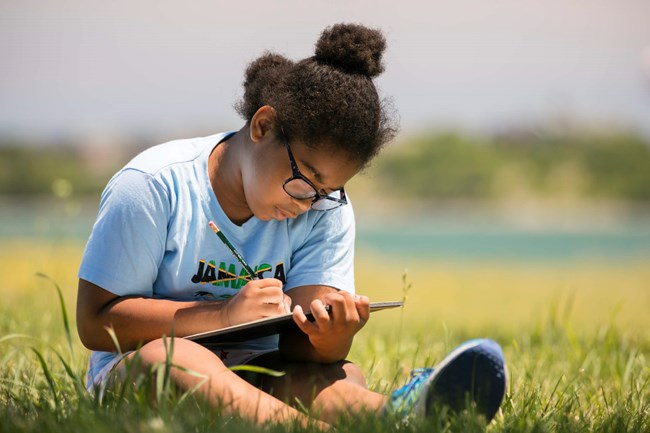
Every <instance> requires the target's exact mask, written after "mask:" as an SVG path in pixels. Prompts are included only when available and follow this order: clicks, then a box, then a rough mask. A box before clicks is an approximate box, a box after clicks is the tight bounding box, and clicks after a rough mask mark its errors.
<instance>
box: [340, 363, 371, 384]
mask: <svg viewBox="0 0 650 433" xmlns="http://www.w3.org/2000/svg"><path fill="white" fill-rule="evenodd" d="M343 371H345V378H346V380H347V381H349V382H352V383H355V384H357V385H359V386H362V387H364V388H367V387H368V384H367V383H366V376H365V375H364V374H363V371H361V368H359V366H358V365H356V364H353V363H351V362H345V363H344V364H343Z"/></svg>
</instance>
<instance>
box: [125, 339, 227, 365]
mask: <svg viewBox="0 0 650 433" xmlns="http://www.w3.org/2000/svg"><path fill="white" fill-rule="evenodd" d="M132 357H137V358H139V359H140V362H142V364H143V365H145V366H150V365H155V364H160V363H163V362H166V361H167V360H168V359H171V361H172V363H173V364H174V365H179V366H183V367H190V366H194V367H195V366H197V365H201V364H207V365H210V366H212V367H215V368H219V367H223V368H226V367H225V366H224V365H223V363H222V362H221V360H220V359H219V357H218V356H216V355H215V354H214V353H212V352H211V351H210V350H208V349H206V348H205V347H203V346H201V345H199V344H197V343H194V342H192V341H189V340H186V339H184V338H173V339H172V338H159V339H157V340H153V341H150V342H148V343H146V344H145V345H143V346H142V347H141V348H140V350H138V351H137V352H135V353H133V355H132Z"/></svg>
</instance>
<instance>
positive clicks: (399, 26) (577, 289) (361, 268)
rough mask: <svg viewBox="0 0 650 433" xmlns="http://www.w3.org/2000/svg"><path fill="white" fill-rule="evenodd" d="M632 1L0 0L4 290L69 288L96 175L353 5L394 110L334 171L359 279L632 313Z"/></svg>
mask: <svg viewBox="0 0 650 433" xmlns="http://www.w3.org/2000/svg"><path fill="white" fill-rule="evenodd" d="M649 18H650V2H648V1H646V0H574V1H571V2H566V1H560V0H546V1H544V2H533V1H522V0H497V1H492V2H485V1H474V0H459V1H455V2H444V3H435V2H434V3H432V2H426V1H409V2H399V3H398V2H395V1H383V0H382V1H369V0H359V1H354V0H353V1H342V0H334V1H328V2H305V1H297V0H282V1H277V2H215V1H193V2H177V1H160V0H157V1H153V0H146V1H138V2H132V1H128V2H127V1H124V0H114V1H111V2H98V1H81V0H68V1H58V2H46V1H34V0H23V1H20V2H10V1H6V0H2V1H0V61H1V62H2V68H0V222H1V224H0V246H2V252H1V253H0V257H1V258H2V260H1V263H0V267H1V268H0V274H1V275H2V276H3V283H2V289H0V291H4V292H5V293H4V295H3V303H5V307H7V308H9V306H10V305H11V302H12V301H16V300H18V299H22V298H21V296H24V294H26V293H40V291H42V290H45V289H44V288H42V286H43V283H42V281H39V280H38V279H36V278H35V277H34V273H35V272H45V273H47V274H48V275H50V276H51V277H52V278H54V279H55V280H56V281H58V282H59V284H61V285H62V286H63V287H65V288H66V293H67V296H68V297H69V298H70V302H71V303H73V302H74V290H75V288H76V279H75V275H76V270H77V266H78V261H79V258H80V256H81V253H82V251H83V245H84V244H85V241H86V239H87V237H88V235H89V233H90V230H91V227H92V224H93V221H94V217H95V215H96V212H97V205H98V201H99V196H100V193H101V191H102V189H103V187H104V185H105V184H106V182H107V181H108V179H109V178H110V176H111V175H112V174H113V173H114V172H115V171H116V170H117V169H119V168H120V167H121V166H122V165H123V164H125V163H126V162H127V161H128V160H129V159H130V158H131V157H132V156H134V155H135V154H136V153H138V152H139V151H141V150H142V149H144V148H146V147H149V146H151V145H154V144H157V143H161V142H164V141H168V140H172V139H176V138H186V137H192V136H202V135H210V134H213V133H216V132H219V131H223V130H234V129H239V128H240V127H241V126H242V120H241V119H239V118H238V116H237V115H236V113H235V111H234V109H233V108H232V106H233V104H234V103H236V102H237V101H238V99H239V98H240V97H241V95H242V87H241V82H242V77H243V72H244V69H245V68H246V65H247V63H248V62H250V61H251V60H253V59H254V58H256V57H257V56H259V55H260V54H262V52H263V51H264V50H267V49H268V50H273V51H277V52H280V53H282V54H285V55H287V56H289V57H291V58H293V59H300V58H304V57H307V56H310V55H311V54H312V53H313V44H314V43H315V41H316V39H317V38H318V35H319V34H320V32H321V31H322V30H323V28H324V27H326V26H328V25H331V24H334V23H337V22H341V21H351V22H359V23H363V24H366V25H369V26H373V27H379V28H381V29H383V30H384V32H385V35H386V37H387V40H388V51H387V53H386V56H385V64H386V72H385V73H384V74H383V75H382V76H381V77H380V78H379V79H378V80H377V85H378V86H379V89H380V91H381V93H382V94H383V95H384V96H387V97H390V98H391V99H392V102H393V105H394V107H395V109H396V111H397V112H398V113H399V116H400V118H401V132H400V134H399V136H398V138H397V140H396V141H395V142H394V143H392V144H391V145H390V146H389V147H388V148H387V149H386V151H385V152H384V153H383V154H382V155H381V156H380V157H379V158H378V159H377V160H376V163H375V164H374V165H373V166H372V167H371V168H369V169H368V170H367V172H366V173H364V174H363V175H362V176H359V177H357V178H355V179H354V180H353V181H352V183H351V185H350V186H349V188H348V189H349V192H350V195H351V197H352V200H353V202H354V204H355V210H356V213H357V217H358V223H357V227H358V228H357V230H358V235H357V259H356V260H357V286H358V290H359V291H360V292H364V293H368V294H370V295H371V296H372V297H373V298H374V299H376V300H392V299H401V298H402V297H405V296H406V297H407V298H408V301H407V306H408V308H410V309H411V310H410V311H411V312H412V314H411V315H410V316H409V318H410V320H411V321H413V322H418V321H420V322H422V323H423V324H426V323H429V324H430V325H431V320H432V319H433V320H434V323H433V326H434V327H436V328H437V329H440V328H441V327H445V328H446V327H453V326H457V325H458V326H460V325H462V326H465V327H466V329H476V330H477V332H478V330H479V329H482V328H484V327H485V326H488V325H490V326H496V327H512V326H513V325H518V324H525V323H530V322H531V321H535V320H547V319H548V317H551V316H552V317H556V316H557V315H558V314H559V315H562V317H563V318H564V319H563V320H571V321H574V322H575V323H578V324H580V325H582V326H585V327H588V328H592V329H593V328H595V327H597V326H599V325H600V324H602V323H609V322H611V321H616V322H620V323H621V324H624V325H625V326H628V327H631V328H635V329H640V330H643V329H645V330H646V331H644V332H648V331H647V329H650V326H648V325H650V319H648V318H647V317H646V316H647V311H650V270H649V268H650V266H648V265H650V260H649V259H650V206H649V205H650V20H649ZM117 271H118V272H119V270H117ZM381 314H385V316H382V317H386V318H391V317H393V318H394V317H395V316H391V314H392V313H390V312H386V313H381ZM545 318H546V319H545ZM391 323H394V321H391V320H386V321H384V324H385V325H387V326H392V325H391ZM377 326H380V325H379V324H378V325H377Z"/></svg>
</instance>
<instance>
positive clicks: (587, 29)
mask: <svg viewBox="0 0 650 433" xmlns="http://www.w3.org/2000/svg"><path fill="white" fill-rule="evenodd" d="M337 22H357V23H362V24H366V25H368V26H371V27H378V28H381V29H382V30H383V31H384V33H385V35H386V38H387V41H388V50H387V52H386V55H385V65H386V72H385V73H384V74H383V75H382V76H380V77H379V78H378V79H377V80H376V83H377V85H378V87H379V90H380V92H381V94H382V95H383V96H386V97H390V98H392V101H393V104H394V106H395V108H396V110H397V111H398V113H399V116H400V118H401V125H402V132H403V133H409V132H414V131H420V130H428V129H433V128H460V129H467V130H477V131H494V130H500V129H503V128H509V127H518V126H520V125H524V126H526V125H532V124H536V123H544V122H548V121H554V120H557V119H573V120H574V121H576V122H579V123H584V124H585V125H610V124H611V125H615V126H618V127H623V128H630V129H632V130H634V131H639V132H641V133H643V134H645V135H647V136H648V137H650V1H648V0H543V1H542V0H540V1H531V0H489V1H486V0H454V1H444V2H440V1H438V2H435V1H430V0H429V1H400V2H397V1H394V0H390V1H386V0H376V1H370V0H347V1H344V0H330V1H308V0H302V1H300V0H286V1H281V0H278V1H265V2H255V1H239V2H233V1H231V2H222V1H216V0H210V1H208V0H196V1H189V2H188V1H183V2H181V1H168V0H136V1H133V0H129V1H127V0H111V1H101V2H100V1H95V0H68V1H65V0H59V1H45V0H43V1H35V0H21V1H13V0H12V1H9V0H0V62H1V64H2V67H1V68H0V137H2V136H13V137H27V138H33V139H38V140H45V141H47V140H51V139H55V138H57V137H72V138H76V139H81V140H82V141H83V140H84V139H86V138H87V139H88V140H90V139H91V137H97V136H103V137H113V136H115V137H118V136H128V135H133V134H139V135H156V136H160V137H166V136H171V135H175V136H184V135H187V134H194V133H199V134H205V135H207V134H211V133H214V132H217V131H220V130H232V129H238V128H240V127H241V126H242V124H243V121H242V120H241V119H240V118H239V117H238V116H237V114H236V113H235V111H234V109H233V104H234V103H236V102H237V100H238V99H239V98H240V97H241V95H242V88H241V82H242V78H243V72H244V70H245V68H246V65H247V64H248V63H249V62H250V61H251V60H253V59H254V58H256V57H257V56H259V55H260V54H262V53H263V52H264V51H265V50H272V51H276V52H279V53H282V54H285V55H287V56H289V57H291V58H292V59H295V60H297V59H301V58H304V57H308V56H311V55H312V54H313V47H314V43H315V42H316V40H317V38H318V35H319V34H320V32H321V31H322V30H323V29H324V28H325V27H326V26H328V25H331V24H334V23H337Z"/></svg>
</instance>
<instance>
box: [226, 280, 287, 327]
mask: <svg viewBox="0 0 650 433" xmlns="http://www.w3.org/2000/svg"><path fill="white" fill-rule="evenodd" d="M224 312H225V316H226V317H225V323H226V326H233V325H239V324H241V323H246V322H250V321H253V320H258V319H263V318H265V317H273V316H277V315H280V314H284V313H290V312H291V298H290V297H288V296H287V295H285V294H284V292H283V291H282V282H281V281H280V280H278V279H275V278H264V279H261V280H253V281H250V282H249V283H248V284H246V285H245V286H244V287H242V289H241V290H240V291H239V293H237V294H236V295H235V296H233V297H232V298H230V299H228V300H227V301H226V305H225V308H224Z"/></svg>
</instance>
